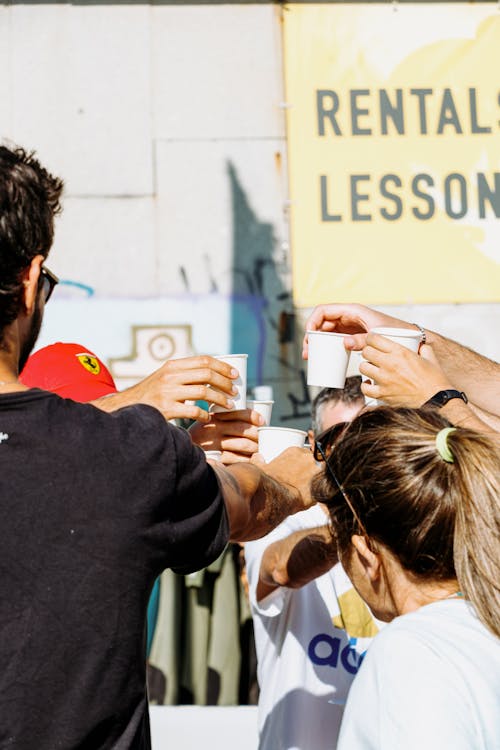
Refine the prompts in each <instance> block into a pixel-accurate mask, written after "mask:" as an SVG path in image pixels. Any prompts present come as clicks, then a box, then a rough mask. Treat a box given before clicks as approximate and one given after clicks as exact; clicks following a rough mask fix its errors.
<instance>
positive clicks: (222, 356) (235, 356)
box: [215, 354, 248, 359]
mask: <svg viewBox="0 0 500 750" xmlns="http://www.w3.org/2000/svg"><path fill="white" fill-rule="evenodd" d="M241 358H243V359H248V354H217V355H216V357H215V359H241Z"/></svg>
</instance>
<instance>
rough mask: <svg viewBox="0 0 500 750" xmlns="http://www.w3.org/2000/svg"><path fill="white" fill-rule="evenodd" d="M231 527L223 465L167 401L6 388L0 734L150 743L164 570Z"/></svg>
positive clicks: (205, 549) (0, 462) (0, 418)
mask: <svg viewBox="0 0 500 750" xmlns="http://www.w3.org/2000/svg"><path fill="white" fill-rule="evenodd" d="M227 538H228V521H227V516H226V512H225V507H224V502H223V499H222V496H221V493H220V489H219V485H218V483H217V479H216V477H215V473H214V471H213V470H212V468H211V467H210V466H209V465H208V464H207V463H206V461H205V458H204V455H203V452H202V451H201V450H200V449H199V448H197V447H196V446H193V444H192V443H191V440H190V437H189V435H187V434H186V433H185V432H184V431H183V430H181V429H179V428H177V427H174V426H172V425H170V424H168V423H167V422H166V421H165V420H164V419H163V417H162V416H161V414H160V413H159V412H158V411H156V410H155V409H153V408H151V407H149V406H133V407H127V408H125V409H121V410H119V411H117V412H115V413H113V414H106V413H104V412H101V411H99V410H98V409H96V408H94V407H92V406H89V405H85V404H77V403H75V402H73V401H69V400H64V399H61V398H59V397H57V396H54V395H53V394H49V393H46V392H44V391H40V390H31V391H25V392H20V393H10V394H5V395H2V396H0V591H1V596H0V748H2V750H3V749H4V748H9V750H10V749H11V748H15V750H76V748H78V750H84V749H85V750H101V749H102V750H104V749H105V748H113V749H114V750H129V749H133V750H145V749H147V748H149V747H150V738H149V718H148V707H147V697H146V687H145V685H146V677H145V622H146V609H147V603H148V598H149V594H150V591H151V588H152V585H153V582H154V580H155V578H156V576H157V575H158V574H159V573H160V572H161V571H162V570H163V569H165V568H167V567H171V568H173V569H174V570H176V571H178V572H190V571H193V570H197V569H199V568H202V567H204V566H206V565H208V564H209V563H210V562H211V561H212V560H214V559H215V558H216V557H217V556H218V555H219V554H220V553H221V552H222V550H223V548H224V546H225V544H226V542H227Z"/></svg>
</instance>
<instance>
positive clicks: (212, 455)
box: [205, 451, 222, 461]
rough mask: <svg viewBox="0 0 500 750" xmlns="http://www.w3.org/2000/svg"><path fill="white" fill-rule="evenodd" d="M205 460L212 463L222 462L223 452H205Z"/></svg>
mask: <svg viewBox="0 0 500 750" xmlns="http://www.w3.org/2000/svg"><path fill="white" fill-rule="evenodd" d="M205 458H209V459H210V460H211V461H222V451H205Z"/></svg>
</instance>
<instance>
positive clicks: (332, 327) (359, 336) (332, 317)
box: [302, 303, 411, 359]
mask: <svg viewBox="0 0 500 750" xmlns="http://www.w3.org/2000/svg"><path fill="white" fill-rule="evenodd" d="M410 325H411V323H405V322H404V320H399V318H393V317H392V316H391V315H386V314H385V313H382V312H379V311H378V310H373V309H372V308H371V307H365V305H357V304H347V303H346V304H343V303H339V304H335V303H333V304H331V305H318V306H317V307H315V308H314V310H313V311H312V313H311V315H310V316H309V318H308V320H307V322H306V334H305V336H304V342H303V348H302V357H303V359H307V354H308V342H307V331H328V332H332V331H335V332H336V333H347V334H352V335H351V336H348V337H347V338H346V339H345V340H344V346H345V348H346V349H348V350H358V351H359V350H360V349H362V348H363V346H364V345H365V340H366V333H367V332H368V331H369V330H370V329H371V328H376V327H378V326H389V327H391V328H408V326H410Z"/></svg>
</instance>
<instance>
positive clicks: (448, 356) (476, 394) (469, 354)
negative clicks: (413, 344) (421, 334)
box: [427, 331, 500, 416]
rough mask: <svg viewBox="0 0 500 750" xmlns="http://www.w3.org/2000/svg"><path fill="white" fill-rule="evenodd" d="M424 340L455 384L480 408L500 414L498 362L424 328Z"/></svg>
mask: <svg viewBox="0 0 500 750" xmlns="http://www.w3.org/2000/svg"><path fill="white" fill-rule="evenodd" d="M427 343H429V344H431V345H432V349H433V351H434V353H435V354H436V356H437V358H438V360H439V364H440V365H441V367H442V369H443V370H444V372H445V374H446V375H447V377H448V378H449V380H450V382H451V383H452V384H453V385H454V387H455V388H458V389H459V390H461V391H465V393H466V394H467V396H468V397H469V399H470V400H471V401H473V402H474V404H476V405H477V406H479V407H480V408H481V409H484V410H485V411H487V412H489V413H490V414H493V415H497V416H500V364H498V363H497V362H493V360H491V359H488V358H487V357H483V356H482V355H481V354H478V353H477V352H474V351H472V350H471V349H469V348H468V347H466V346H462V345H461V344H458V343H457V342H456V341H452V340H451V339H447V338H445V337H444V336H441V335H440V334H438V333H435V332H434V331H427Z"/></svg>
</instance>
